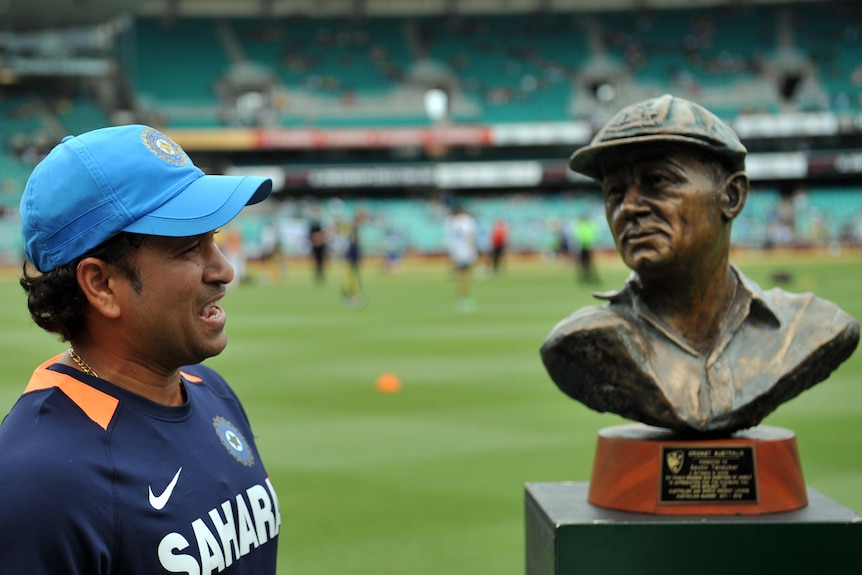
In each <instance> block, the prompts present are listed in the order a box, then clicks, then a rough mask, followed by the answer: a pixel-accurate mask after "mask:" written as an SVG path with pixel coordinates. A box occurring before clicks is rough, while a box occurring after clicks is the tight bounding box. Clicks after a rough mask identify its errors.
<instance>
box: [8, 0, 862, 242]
mask: <svg viewBox="0 0 862 575" xmlns="http://www.w3.org/2000/svg"><path fill="white" fill-rule="evenodd" d="M824 4H826V5H827V6H826V8H824ZM111 33H112V34H113V35H114V45H113V47H112V49H111V51H110V53H109V54H107V55H106V57H107V58H109V59H110V61H111V62H113V65H114V66H115V67H116V74H112V75H108V76H106V77H105V78H102V79H96V80H94V79H88V80H87V81H81V82H77V83H70V82H68V81H63V82H60V79H59V78H57V79H56V81H55V82H56V84H57V86H55V87H54V88H53V89H47V90H46V86H52V84H51V79H50V78H48V79H46V78H39V79H38V80H39V81H38V82H37V83H34V84H31V85H28V84H27V83H26V82H24V83H21V84H20V85H18V86H16V87H15V89H14V90H8V91H7V90H5V89H4V91H3V93H2V95H0V118H2V124H0V170H2V172H0V173H2V193H0V202H2V204H0V207H2V209H3V210H4V211H5V212H6V214H7V219H8V218H9V217H13V216H14V211H15V206H16V205H17V198H19V197H20V192H21V190H23V185H24V182H25V181H26V178H27V175H28V174H29V170H30V169H31V168H32V166H33V165H35V162H36V161H37V160H38V158H39V157H40V155H41V154H43V153H45V151H47V149H49V148H50V146H51V145H53V143H54V142H56V141H57V140H59V138H61V137H62V136H63V135H65V134H67V133H79V132H82V131H85V130H88V129H91V128H94V127H98V126H103V125H107V124H110V123H115V122H118V121H123V120H125V121H132V120H134V121H141V122H144V123H150V124H154V125H157V126H159V127H161V128H163V129H166V130H179V131H180V132H182V131H183V130H193V131H196V133H198V134H202V135H203V136H202V137H201V138H199V141H203V142H209V143H210V144H212V143H213V142H214V141H215V140H216V139H217V138H221V137H223V135H224V134H228V132H222V130H224V129H229V130H240V132H236V131H234V132H229V134H230V136H231V137H236V136H237V134H246V135H247V137H244V138H241V139H238V140H235V141H242V142H249V141H251V142H254V141H256V139H258V138H260V137H261V133H262V132H259V131H257V130H273V131H275V132H274V133H276V134H278V135H280V137H282V138H289V137H292V136H293V135H294V134H295V133H294V132H293V131H292V130H318V131H319V132H309V134H310V136H308V137H309V138H310V140H311V141H313V140H314V138H316V137H317V136H318V135H319V134H321V133H327V132H328V131H333V130H334V131H335V132H338V130H345V131H346V132H345V133H349V130H351V129H355V130H360V129H362V130H386V129H392V128H395V129H400V128H420V129H429V128H434V127H435V126H439V125H443V126H448V127H457V126H466V127H477V126H478V127H485V128H487V129H488V130H490V131H491V132H493V131H494V130H495V129H497V127H500V126H507V125H508V126H523V127H524V133H527V134H529V133H530V132H531V130H533V128H534V127H535V126H538V125H543V124H547V125H554V126H563V125H571V124H572V123H576V122H585V123H586V125H588V126H596V125H599V124H600V123H601V122H602V121H603V119H604V118H606V117H607V114H609V113H612V112H613V111H615V110H616V109H618V108H619V107H621V106H622V105H624V104H626V103H629V102H631V101H635V100H638V99H641V98H644V97H649V96H652V95H655V94H657V93H661V92H665V91H672V92H674V93H676V94H678V95H681V96H684V97H689V98H691V99H693V100H696V101H698V102H701V103H703V104H704V105H706V106H707V107H709V108H710V109H711V110H713V111H715V112H716V113H717V114H718V115H720V116H722V117H724V118H725V119H727V120H728V121H731V122H735V121H736V120H739V119H744V120H746V121H748V122H749V123H751V121H752V119H761V120H762V118H764V117H765V118H767V119H768V118H786V119H787V122H786V123H785V124H786V125H791V126H799V125H802V122H800V121H797V120H796V119H794V118H795V117H794V116H793V114H796V113H800V112H814V113H825V114H827V116H826V117H825V118H826V120H823V121H824V122H825V123H826V124H830V123H834V124H835V125H836V126H838V127H837V128H836V130H838V132H837V135H835V134H833V135H832V136H830V137H829V138H821V139H820V140H818V139H817V138H805V137H793V138H791V137H782V138H774V137H769V136H770V134H769V133H768V132H769V129H766V130H765V131H766V132H767V133H766V134H765V135H764V134H762V133H761V134H760V135H756V137H748V136H746V137H744V138H743V139H744V140H745V141H746V144H749V142H750V143H751V145H750V148H751V149H752V150H753V151H754V152H773V151H794V152H796V151H800V152H801V154H802V155H803V156H804V157H808V155H809V153H811V152H814V153H815V154H816V153H822V154H826V153H832V154H833V155H836V157H837V156H838V155H842V154H843V156H842V158H841V161H842V162H844V163H845V164H846V165H851V166H852V165H854V162H857V163H858V162H859V160H854V158H856V156H854V154H857V152H856V151H855V150H858V147H859V145H860V144H859V140H860V138H862V137H860V136H859V134H860V132H862V130H860V129H859V128H858V126H859V125H862V121H860V120H859V118H860V114H862V62H860V60H859V56H858V54H859V53H860V42H862V38H860V35H862V17H860V14H859V11H858V6H854V3H853V2H827V3H821V2H798V3H792V4H777V5H776V4H773V3H765V4H759V3H728V5H727V6H725V7H723V8H722V9H720V10H710V9H704V8H692V7H690V8H673V9H632V10H626V11H614V12H559V13H554V12H540V11H539V12H531V13H527V14H511V13H510V14H502V13H501V14H448V15H440V14H423V15H416V16H401V15H399V16H376V17H356V15H355V14H354V15H351V16H333V15H327V16H324V17H308V16H302V17H296V16H292V15H284V16H272V17H267V18H264V17H259V16H258V17H236V18H225V17H213V16H201V17H197V16H191V15H188V16H182V17H173V18H165V17H164V16H155V15H152V14H149V15H147V16H135V17H130V18H128V19H125V20H123V21H122V22H121V23H120V24H118V25H117V26H116V27H115V28H112V32H111ZM91 52H92V49H91V50H90V52H87V54H86V55H87V56H91V55H92V54H91ZM5 55H6V56H7V57H8V56H9V55H10V47H9V46H7V47H6V53H5ZM12 55H14V54H12ZM5 61H6V60H2V59H0V72H2V71H3V65H4V62H5ZM8 61H11V60H8ZM429 88H439V89H442V90H444V91H445V92H446V94H447V95H448V98H449V109H448V115H447V117H446V118H445V119H444V120H443V122H442V124H436V123H435V120H434V119H432V118H430V117H429V116H428V114H427V113H426V110H425V106H424V101H423V96H424V94H425V92H426V91H427V90H428V89H429ZM126 89H128V93H129V96H128V97H119V96H117V94H125V93H126ZM106 94H114V96H113V98H110V97H105V95H106ZM815 119H817V118H815ZM819 119H820V120H822V118H819ZM755 123H756V122H755ZM847 126H851V127H852V126H857V128H855V132H854V129H852V128H847ZM242 130H245V132H242ZM840 130H844V132H841V131H840ZM763 131H764V130H762V129H761V132H763ZM335 132H333V133H335ZM842 133H847V134H850V135H849V136H846V137H845V136H843V135H842ZM854 134H855V135H854ZM231 141H234V140H231ZM248 145H249V144H247V143H243V144H242V145H240V146H239V147H238V148H237V149H234V150H230V149H228V150H226V151H225V152H224V153H222V154H221V155H218V154H215V155H214V154H212V153H209V152H208V151H207V148H206V146H203V147H202V148H201V150H197V149H195V148H194V147H193V149H192V152H191V153H192V154H197V153H200V154H208V155H206V156H205V157H204V159H205V160H206V161H205V163H206V164H208V165H210V166H212V168H213V169H225V168H230V167H234V168H236V167H239V168H242V167H243V166H247V167H251V168H253V167H254V166H255V165H259V164H264V165H266V166H268V169H280V168H279V166H281V165H288V164H292V163H294V162H299V163H303V164H308V165H310V166H312V168H313V167H314V166H324V167H325V166H331V165H333V164H339V165H340V164H357V165H369V166H374V165H378V164H386V165H398V163H399V162H401V161H403V160H416V161H420V160H421V161H423V162H427V163H429V164H432V165H433V164H434V163H435V162H436V161H437V160H438V159H446V160H447V161H454V162H458V161H462V162H469V161H471V160H474V159H477V160H489V161H493V160H498V161H504V160H512V159H514V160H521V159H529V160H541V161H543V162H550V161H552V160H553V161H556V162H558V163H560V164H562V162H564V160H565V157H566V155H567V154H568V153H569V152H570V151H571V149H572V147H573V146H571V145H569V144H566V145H565V146H563V145H562V144H555V145H552V146H550V145H549V146H545V147H542V146H536V145H532V144H529V143H527V144H523V145H521V146H509V147H500V148H499V149H494V148H490V147H473V148H471V147H469V146H468V147H466V148H465V149H457V148H456V147H450V149H447V148H446V147H443V148H442V149H440V150H438V149H436V148H433V147H430V146H428V147H426V149H419V150H416V149H412V148H410V147H408V146H400V145H397V144H396V145H393V146H392V148H391V149H376V150H369V149H360V148H350V147H349V146H348V147H345V148H343V149H340V150H337V151H332V150H327V149H317V150H314V149H310V150H302V149H299V150H296V149H291V150H284V151H282V150H279V149H278V148H274V149H273V150H269V151H267V150H266V149H244V148H245V147H247V146H248ZM845 156H846V157H845ZM812 157H813V156H812ZM815 160H816V161H820V160H817V159H816V158H815ZM815 160H811V161H815ZM802 161H805V160H804V158H803V160H802ZM829 161H832V160H829ZM834 161H835V162H838V161H839V160H837V159H835V160H834ZM821 163H822V162H821ZM836 165H837V164H836ZM560 170H562V168H560ZM860 172H862V170H860ZM851 173H853V172H852V170H851ZM288 179H289V178H288ZM859 180H860V178H859V177H858V173H857V175H856V176H855V177H850V178H844V179H840V180H838V179H836V180H834V181H827V180H822V179H821V180H818V181H812V182H809V181H807V180H806V179H805V177H801V180H797V181H792V180H790V181H787V182H775V181H764V182H758V185H756V186H755V190H754V192H753V193H752V194H751V195H750V197H749V201H748V206H747V207H746V210H745V211H744V214H743V216H742V218H740V220H739V222H738V225H737V226H736V227H735V228H734V242H735V244H736V245H739V246H749V247H752V246H758V247H760V246H770V245H783V244H785V243H791V244H794V245H818V244H824V245H825V244H828V243H829V242H835V241H840V242H844V243H860V240H862V223H860V222H862V205H860V200H859V198H862V194H860V193H859V192H860V187H859ZM380 191H381V190H374V191H370V190H368V189H364V188H363V187H362V186H359V185H357V186H354V187H353V188H350V187H347V188H343V189H338V188H331V189H325V190H315V189H313V187H308V186H305V187H298V188H294V189H292V188H290V187H286V188H285V189H284V190H282V191H281V192H280V193H279V194H278V195H277V197H280V198H283V202H282V203H283V204H284V205H283V209H280V210H278V213H279V214H281V215H282V217H283V218H284V219H285V221H289V222H293V223H296V222H297V221H301V220H302V218H303V217H304V216H303V209H302V205H304V203H305V202H304V201H302V202H301V201H297V198H300V197H305V196H313V197H314V201H315V202H316V203H319V204H320V205H322V206H324V213H325V215H326V217H327V218H328V219H329V220H330V221H331V222H332V223H333V225H334V224H335V222H337V221H338V220H339V219H341V218H345V217H350V216H351V215H352V214H353V213H355V211H356V210H359V209H365V210H367V211H368V212H369V213H370V214H372V216H373V217H371V218H370V220H369V222H368V224H367V225H366V227H365V231H364V234H365V237H364V242H365V245H366V246H367V251H368V252H369V253H381V252H382V251H383V249H384V246H385V245H386V242H387V241H388V240H387V237H388V232H390V231H391V230H392V228H393V227H397V228H398V229H399V230H402V231H403V236H404V237H405V244H406V247H407V248H408V249H410V250H413V251H415V252H418V253H433V252H439V251H440V250H441V248H442V246H441V241H442V219H443V217H444V216H445V204H444V203H443V200H444V198H442V195H444V194H445V193H446V192H449V191H451V190H446V189H441V188H439V187H435V186H433V185H431V186H427V187H425V188H423V187H421V186H420V187H419V188H412V187H409V186H405V187H404V188H402V189H398V188H397V187H395V188H387V189H386V190H384V191H385V192H386V193H385V194H381V193H379V192H380ZM457 192H458V193H459V194H460V195H462V196H464V197H466V198H467V200H468V202H469V206H470V208H471V210H472V211H473V212H474V213H475V214H476V215H477V216H478V217H479V219H480V221H481V222H482V223H483V225H486V226H489V225H490V222H492V221H493V220H494V219H496V218H499V217H504V218H505V219H507V220H508V221H509V228H510V231H511V239H512V248H513V250H515V251H542V250H545V249H547V246H549V245H551V243H552V241H553V228H554V226H559V225H565V223H566V222H567V221H570V220H571V219H572V218H574V217H576V216H577V215H579V214H581V213H588V214H590V215H591V217H594V218H597V219H602V218H603V212H602V208H601V205H600V202H599V200H598V198H597V196H596V194H595V190H594V189H593V190H590V188H589V186H588V185H587V184H586V183H585V182H582V181H581V182H579V181H577V180H574V181H568V180H565V179H562V180H560V179H558V180H556V181H555V183H554V184H553V185H545V184H542V185H540V186H539V187H538V188H537V189H525V187H524V186H514V187H513V188H511V189H506V190H500V191H499V192H498V193H494V192H495V190H494V189H493V188H490V189H489V188H487V187H477V188H476V189H470V188H469V187H467V188H465V189H463V190H457ZM335 197H338V198H340V200H338V201H334V200H333V199H332V198H335ZM329 206H339V207H338V208H337V209H335V210H332V211H330V209H329ZM247 217H248V218H249V221H248V222H245V224H244V230H245V233H246V234H247V235H248V236H249V241H250V243H251V244H253V243H254V241H255V238H256V236H259V235H260V230H261V229H263V227H264V225H265V224H266V223H267V218H270V217H271V214H255V213H250V214H249V215H248V216H247ZM294 227H295V226H294ZM788 228H789V229H790V230H791V234H790V238H789V239H788V237H787V233H786V232H787V229H788ZM8 235H9V234H3V237H6V236H8ZM299 235H300V234H297V233H296V232H295V231H294V232H293V234H292V235H290V238H293V239H291V240H290V241H289V242H288V243H289V244H290V245H288V246H287V248H288V251H292V252H294V253H300V252H301V251H302V250H303V249H304V248H303V246H302V245H301V241H300V240H298V239H297V238H299ZM294 240H295V241H294ZM4 242H6V243H7V244H10V245H11V247H10V248H9V249H7V252H9V251H11V252H14V251H15V250H16V249H17V246H15V245H14V240H8V239H7V240H4ZM600 247H605V248H610V247H612V244H611V241H610V237H609V234H607V235H604V236H603V237H602V238H601V239H600Z"/></svg>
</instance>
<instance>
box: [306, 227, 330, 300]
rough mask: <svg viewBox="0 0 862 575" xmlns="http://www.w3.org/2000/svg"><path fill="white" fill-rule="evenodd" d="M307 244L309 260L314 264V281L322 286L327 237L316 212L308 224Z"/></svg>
mask: <svg viewBox="0 0 862 575" xmlns="http://www.w3.org/2000/svg"><path fill="white" fill-rule="evenodd" d="M308 243H309V245H310V246H311V259H312V262H313V264H314V281H316V282H317V283H319V284H322V283H323V281H324V279H325V276H326V256H327V249H328V246H329V236H328V234H327V233H326V228H324V227H323V222H322V221H321V220H320V216H319V214H318V213H317V211H315V212H314V214H313V215H312V217H311V220H309V222H308Z"/></svg>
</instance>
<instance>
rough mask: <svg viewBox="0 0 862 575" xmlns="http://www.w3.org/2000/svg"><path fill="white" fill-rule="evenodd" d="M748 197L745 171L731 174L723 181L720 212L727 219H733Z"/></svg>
mask: <svg viewBox="0 0 862 575" xmlns="http://www.w3.org/2000/svg"><path fill="white" fill-rule="evenodd" d="M747 198H748V176H747V175H746V174H745V172H736V173H735V174H731V175H730V176H729V177H728V178H727V180H725V182H724V189H723V190H722V197H721V213H722V214H723V215H724V217H725V219H727V220H728V221H731V220H733V219H734V218H735V217H736V216H738V215H739V212H741V211H742V208H743V206H745V200H746V199H747Z"/></svg>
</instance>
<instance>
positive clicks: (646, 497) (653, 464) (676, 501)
mask: <svg viewBox="0 0 862 575" xmlns="http://www.w3.org/2000/svg"><path fill="white" fill-rule="evenodd" d="M588 500H589V502H590V503H592V504H593V505H598V506H600V507H605V508H608V509H616V510H619V511H629V512H634V513H652V514H658V515H761V514H765V513H777V512H782V511H792V510H795V509H800V508H802V507H805V506H806V505H807V504H808V497H807V493H806V488H805V480H804V478H803V476H802V466H801V464H800V462H799V452H798V450H797V448H796V436H795V434H794V433H793V432H792V431H790V430H787V429H784V428H780V427H771V426H764V425H760V426H757V427H753V428H751V429H747V430H744V431H740V432H737V433H735V434H733V435H731V436H729V437H722V438H719V439H680V438H678V437H675V436H674V434H673V433H672V432H671V431H669V430H666V429H660V428H656V427H650V426H647V425H643V424H632V425H619V426H615V427H608V428H605V429H602V430H601V431H599V437H598V442H597V445H596V454H595V461H594V463H593V472H592V477H591V479H590V488H589V495H588Z"/></svg>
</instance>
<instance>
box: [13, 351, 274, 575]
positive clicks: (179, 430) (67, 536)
mask: <svg viewBox="0 0 862 575" xmlns="http://www.w3.org/2000/svg"><path fill="white" fill-rule="evenodd" d="M58 357H59V356H58ZM57 359H58V358H54V359H52V360H51V361H48V362H46V363H45V364H43V365H42V366H40V367H39V368H38V369H37V370H36V371H35V372H34V374H33V378H32V379H31V381H30V384H29V385H28V386H27V389H26V390H25V392H24V394H23V395H22V396H21V398H20V399H19V400H18V402H17V403H16V404H15V406H14V407H13V408H12V411H11V412H10V413H9V415H8V416H7V417H6V418H5V420H4V421H3V423H2V425H0V493H2V496H0V572H2V573H27V574H28V575H43V574H44V575H47V574H58V575H59V574H63V575H108V574H122V575H137V574H140V575H144V574H146V575H154V574H159V573H185V574H189V575H209V574H216V573H225V574H232V575H240V574H248V575H271V574H274V573H275V563H276V550H277V547H278V532H279V528H280V525H281V515H280V512H279V507H278V498H277V497H276V494H275V490H274V489H273V486H272V483H271V481H270V480H269V477H268V476H267V473H266V471H265V470H264V467H263V464H262V463H261V461H260V457H259V455H258V453H257V449H256V447H255V444H254V437H253V435H252V432H251V429H250V427H249V423H248V419H247V417H246V414H245V412H244V411H243V408H242V406H241V405H240V403H239V400H238V399H237V397H236V395H235V394H234V393H233V391H232V390H231V389H230V388H229V387H228V385H227V383H226V382H225V381H224V379H223V378H222V377H221V376H219V375H218V374H217V373H216V372H215V371H213V370H212V369H210V368H208V367H205V366H203V365H197V366H193V367H188V368H185V369H184V370H183V372H182V379H183V385H184V386H185V389H186V392H187V395H188V401H187V402H186V403H185V404H184V405H182V406H178V407H168V406H164V405H160V404H157V403H154V402H152V401H149V400H147V399H145V398H143V397H140V396H138V395H135V394H132V393H130V392H128V391H126V390H123V389H121V388H119V387H117V386H114V385H112V384H110V383H108V382H106V381H104V380H101V379H98V378H95V377H91V376H88V375H85V374H83V373H81V372H79V371H77V370H75V369H72V368H70V367H67V366H65V365H62V364H57V363H55V362H56V360H57Z"/></svg>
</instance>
